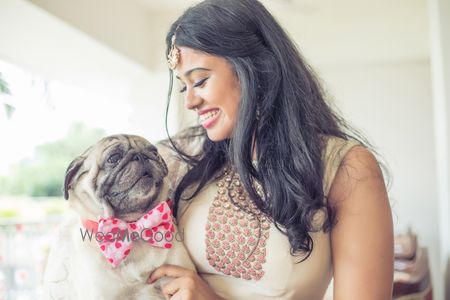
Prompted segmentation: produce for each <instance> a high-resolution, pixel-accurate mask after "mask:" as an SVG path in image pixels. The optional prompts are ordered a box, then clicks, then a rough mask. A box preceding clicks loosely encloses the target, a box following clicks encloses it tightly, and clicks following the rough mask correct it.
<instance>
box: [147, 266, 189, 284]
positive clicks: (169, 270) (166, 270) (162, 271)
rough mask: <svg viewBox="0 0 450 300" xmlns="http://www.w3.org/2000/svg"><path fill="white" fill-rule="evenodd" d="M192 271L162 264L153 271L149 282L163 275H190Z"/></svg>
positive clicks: (176, 276)
mask: <svg viewBox="0 0 450 300" xmlns="http://www.w3.org/2000/svg"><path fill="white" fill-rule="evenodd" d="M192 272H193V271H192V270H190V269H186V268H183V267H180V266H175V265H168V264H166V265H162V266H160V267H159V268H156V270H154V271H153V273H152V274H151V275H150V278H149V279H148V283H153V282H155V281H156V280H158V279H159V278H161V277H163V276H169V277H175V278H178V277H182V276H188V275H190V274H191V273H192Z"/></svg>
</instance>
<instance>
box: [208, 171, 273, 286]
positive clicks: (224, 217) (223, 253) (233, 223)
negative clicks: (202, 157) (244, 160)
mask: <svg viewBox="0 0 450 300" xmlns="http://www.w3.org/2000/svg"><path fill="white" fill-rule="evenodd" d="M216 185H217V188H218V190H217V193H216V195H215V197H214V199H213V202H212V204H211V206H210V208H209V213H208V220H207V223H206V237H205V243H206V259H207V260H208V262H209V264H210V265H211V266H212V267H213V268H214V269H215V270H216V271H218V272H221V273H223V274H225V275H231V276H233V277H236V278H243V279H246V280H259V279H261V278H262V277H263V275H264V270H263V264H264V263H265V262H266V241H267V239H268V238H269V229H270V221H269V219H268V217H267V216H265V214H263V213H262V212H261V211H259V209H258V208H257V207H256V205H255V204H254V203H253V201H251V199H250V197H249V195H248V193H247V191H246V190H245V189H244V185H243V184H242V182H241V180H240V176H239V174H238V173H237V172H235V171H234V169H233V168H232V167H230V166H227V167H225V169H224V172H223V175H222V176H221V177H220V178H219V179H218V180H217V182H216ZM256 190H257V192H258V194H259V195H260V196H261V194H262V193H261V187H260V186H258V185H256Z"/></svg>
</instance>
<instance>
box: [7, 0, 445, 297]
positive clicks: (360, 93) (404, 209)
mask: <svg viewBox="0 0 450 300" xmlns="http://www.w3.org/2000/svg"><path fill="white" fill-rule="evenodd" d="M195 2H196V1H187V0H181V1H180V0H165V1H157V0H78V1H74V0H29V1H26V0H0V145H1V146H0V299H36V298H38V297H39V295H40V294H39V292H40V285H39V283H40V280H41V279H42V270H43V266H44V264H45V259H46V253H47V252H48V244H49V241H50V239H51V232H52V230H53V228H54V227H55V225H56V224H58V223H59V222H60V221H61V220H62V219H63V218H64V216H65V215H66V213H67V206H66V203H65V201H64V200H63V198H62V193H61V189H62V181H63V178H64V173H65V169H66V167H67V166H68V164H69V163H70V161H71V160H72V159H73V158H75V156H77V155H78V154H80V153H81V152H82V151H83V150H84V149H85V148H86V147H87V146H88V145H90V144H92V143H94V142H95V141H97V140H98V139H100V138H101V137H103V136H105V135H107V134H114V133H132V134H138V135H142V136H144V137H146V138H147V139H148V140H150V141H152V142H156V141H158V140H160V139H162V138H164V137H165V136H166V135H165V132H164V111H165V105H166V101H167V87H168V81H169V75H168V74H169V73H168V70H167V67H166V59H165V54H164V51H165V44H164V39H165V34H166V31H167V30H168V28H169V25H170V23H171V22H172V21H174V20H175V19H176V18H177V16H178V15H179V14H181V13H182V11H183V10H184V9H186V8H187V7H188V6H190V5H192V4H193V3H195ZM262 2H263V3H264V4H265V5H266V7H267V8H268V9H269V10H270V11H271V12H272V13H273V14H274V15H275V17H276V18H277V19H278V20H279V22H280V23H281V24H282V25H283V27H284V28H285V29H286V30H287V31H288V33H289V35H290V36H291V37H292V38H293V39H294V40H295V42H296V43H297V45H298V46H299V48H300V51H301V52H302V53H303V55H304V56H305V58H306V59H307V61H308V62H309V63H310V64H311V65H312V66H313V68H314V69H315V70H316V71H317V73H318V74H319V76H320V78H321V79H322V81H323V85H324V87H325V90H326V91H327V93H328V97H329V99H330V100H331V102H333V103H334V105H335V106H336V107H337V108H338V109H339V110H340V111H341V112H342V114H343V116H344V117H346V118H347V119H348V120H349V121H350V123H351V124H353V125H354V126H356V127H357V128H359V129H361V131H362V132H363V133H364V134H366V136H367V137H368V138H369V140H370V141H371V142H372V143H373V144H374V145H375V146H376V148H377V150H378V151H379V152H380V154H381V155H382V156H383V158H384V159H385V160H386V162H387V163H388V166H389V168H390V172H391V184H390V189H389V196H390V200H391V204H392V210H393V214H394V224H395V229H396V231H397V232H403V231H405V230H406V229H407V228H411V229H412V230H413V231H414V232H415V233H417V236H418V244H419V245H420V246H422V247H426V248H427V250H428V257H429V265H430V267H429V268H430V270H431V279H432V285H433V293H434V299H450V290H449V288H450V287H449V286H450V282H449V275H448V272H449V265H450V262H449V261H450V260H449V258H450V221H449V220H450V145H449V137H450V135H449V132H450V1H449V0H378V1H374V0H372V1H369V0H264V1H262ZM192 122H195V118H194V117H193V116H192V115H189V114H185V113H184V112H183V107H182V102H181V100H179V101H172V104H171V108H170V114H169V120H168V123H169V131H170V132H171V133H175V132H176V131H177V130H178V129H179V128H180V127H183V126H185V125H186V124H190V123H192ZM446 290H447V292H446Z"/></svg>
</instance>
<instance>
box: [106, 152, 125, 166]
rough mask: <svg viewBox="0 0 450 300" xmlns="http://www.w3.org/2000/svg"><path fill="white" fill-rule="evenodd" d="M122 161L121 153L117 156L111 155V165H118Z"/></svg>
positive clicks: (109, 160) (109, 159) (116, 154)
mask: <svg viewBox="0 0 450 300" xmlns="http://www.w3.org/2000/svg"><path fill="white" fill-rule="evenodd" d="M121 159H122V154H120V153H115V154H113V155H111V156H110V157H109V158H108V162H109V163H110V164H116V163H117V162H118V161H119V160H121Z"/></svg>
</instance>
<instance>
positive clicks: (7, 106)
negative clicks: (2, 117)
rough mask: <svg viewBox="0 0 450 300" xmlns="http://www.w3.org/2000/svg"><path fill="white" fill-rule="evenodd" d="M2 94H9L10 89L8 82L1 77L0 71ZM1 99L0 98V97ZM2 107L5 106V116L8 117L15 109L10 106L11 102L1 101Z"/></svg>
mask: <svg viewBox="0 0 450 300" xmlns="http://www.w3.org/2000/svg"><path fill="white" fill-rule="evenodd" d="M2 94H5V95H11V91H10V89H9V86H8V83H7V82H6V80H5V79H4V78H3V74H2V73H1V72H0V96H1V95H2ZM0 100H1V99H0ZM3 107H4V108H5V112H6V116H7V117H8V118H11V117H12V114H13V113H14V111H15V110H16V109H15V107H14V106H12V105H11V104H8V103H6V102H5V103H3Z"/></svg>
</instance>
